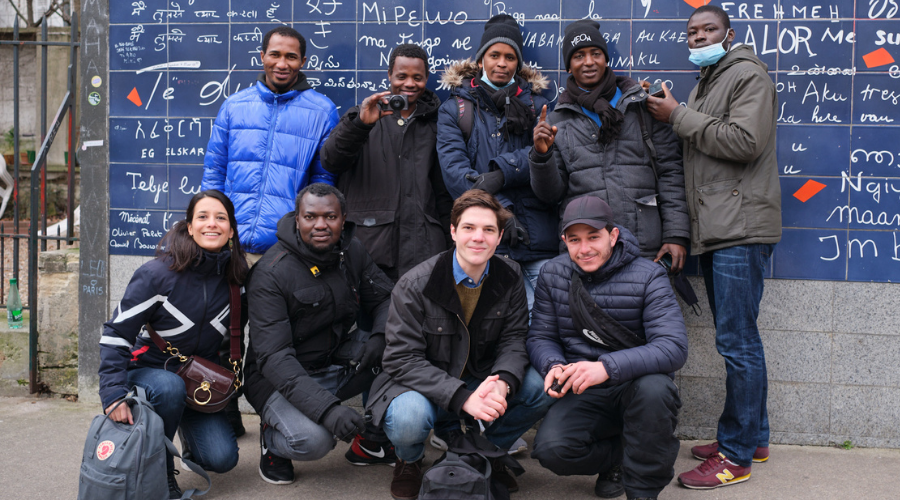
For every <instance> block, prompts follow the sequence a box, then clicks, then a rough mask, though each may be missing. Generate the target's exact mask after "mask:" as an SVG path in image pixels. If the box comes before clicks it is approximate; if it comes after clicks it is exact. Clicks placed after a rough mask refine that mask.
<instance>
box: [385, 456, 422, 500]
mask: <svg viewBox="0 0 900 500" xmlns="http://www.w3.org/2000/svg"><path fill="white" fill-rule="evenodd" d="M422 460H423V459H421V458H420V459H419V460H418V461H416V462H404V461H403V460H400V459H399V458H398V459H397V464H396V465H394V479H393V480H392V481H391V496H392V497H393V498H394V500H416V499H417V498H419V490H420V489H422Z"/></svg>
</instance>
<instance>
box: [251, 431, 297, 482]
mask: <svg viewBox="0 0 900 500" xmlns="http://www.w3.org/2000/svg"><path fill="white" fill-rule="evenodd" d="M267 427H268V425H267V424H259V449H260V457H259V477H261V478H262V479H263V481H265V482H267V483H270V484H291V483H293V482H294V463H293V462H291V460H290V459H288V458H282V457H279V456H278V455H275V454H274V453H272V452H271V451H269V448H268V447H266V440H265V438H264V437H263V431H265V429H266V428H267Z"/></svg>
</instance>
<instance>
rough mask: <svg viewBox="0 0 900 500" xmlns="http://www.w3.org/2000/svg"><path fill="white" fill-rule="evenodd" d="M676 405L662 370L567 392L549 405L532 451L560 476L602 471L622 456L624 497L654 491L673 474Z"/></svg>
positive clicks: (678, 403)
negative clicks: (657, 372)
mask: <svg viewBox="0 0 900 500" xmlns="http://www.w3.org/2000/svg"><path fill="white" fill-rule="evenodd" d="M680 408H681V398H680V397H679V396H678V388H677V387H675V383H674V382H673V381H672V379H670V378H669V377H668V376H667V375H661V374H654V375H646V376H643V377H640V378H637V379H635V380H632V381H629V382H624V383H621V384H619V385H614V386H609V387H606V386H593V387H591V388H589V389H588V390H586V391H585V392H584V393H583V394H573V393H571V392H570V393H568V394H566V395H565V396H563V398H562V399H560V400H559V401H557V402H556V403H555V404H554V405H553V406H551V407H550V411H548V412H547V416H546V417H544V422H543V423H542V424H541V427H540V429H538V432H537V436H535V438H534V451H533V452H532V453H531V456H532V458H535V459H537V460H538V461H539V462H540V463H541V465H542V466H544V467H545V468H547V469H549V470H551V471H553V472H554V473H556V474H558V475H560V476H569V475H584V476H587V475H594V474H601V473H604V472H606V471H607V470H608V469H609V468H610V467H612V466H613V465H615V464H616V463H617V462H619V461H620V460H621V461H622V485H623V486H624V487H625V492H626V493H627V495H628V498H633V497H656V496H658V495H659V492H661V491H662V490H663V488H665V487H666V485H667V484H669V482H670V481H671V480H672V478H673V477H674V476H675V469H674V465H675V458H676V457H677V456H678V449H679V442H678V440H677V439H676V438H675V426H676V425H677V424H678V410H679V409H680Z"/></svg>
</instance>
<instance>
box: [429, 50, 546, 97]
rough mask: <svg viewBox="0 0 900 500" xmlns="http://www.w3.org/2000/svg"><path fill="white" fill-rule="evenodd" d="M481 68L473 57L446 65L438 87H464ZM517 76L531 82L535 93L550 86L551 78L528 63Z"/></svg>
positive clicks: (444, 88) (443, 88)
mask: <svg viewBox="0 0 900 500" xmlns="http://www.w3.org/2000/svg"><path fill="white" fill-rule="evenodd" d="M480 69H481V68H479V67H478V63H477V62H475V61H473V60H472V59H471V58H470V59H465V60H463V61H459V62H457V63H455V64H451V65H450V66H446V67H445V68H444V73H443V74H442V75H441V79H440V86H439V87H438V88H439V89H442V90H446V89H453V88H459V87H462V86H463V85H464V84H467V83H468V82H469V80H471V79H472V78H475V75H477V74H478V71H479V70H480ZM516 76H518V77H520V78H521V79H523V80H525V81H526V82H528V83H530V84H531V91H532V92H535V93H540V92H541V91H542V90H546V89H548V88H549V87H550V80H548V79H547V77H546V76H544V75H542V74H541V72H540V71H538V70H536V69H534V68H532V67H529V66H527V65H524V66H522V68H520V69H519V71H518V73H516Z"/></svg>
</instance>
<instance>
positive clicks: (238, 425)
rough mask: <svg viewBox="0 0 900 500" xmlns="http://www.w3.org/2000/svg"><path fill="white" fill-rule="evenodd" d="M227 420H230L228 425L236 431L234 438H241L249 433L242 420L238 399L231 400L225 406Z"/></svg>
mask: <svg viewBox="0 0 900 500" xmlns="http://www.w3.org/2000/svg"><path fill="white" fill-rule="evenodd" d="M225 418H226V419H228V423H229V424H231V428H232V429H233V430H234V437H236V438H239V437H241V436H243V435H244V434H246V433H247V429H245V428H244V422H243V421H242V420H241V410H240V409H239V407H238V400H237V398H231V401H229V402H228V404H227V405H225Z"/></svg>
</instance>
